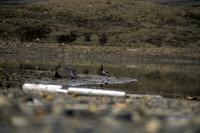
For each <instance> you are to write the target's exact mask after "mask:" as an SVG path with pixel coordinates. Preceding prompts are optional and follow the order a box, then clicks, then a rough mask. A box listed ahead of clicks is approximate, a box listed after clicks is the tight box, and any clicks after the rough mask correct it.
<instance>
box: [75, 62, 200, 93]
mask: <svg viewBox="0 0 200 133" xmlns="http://www.w3.org/2000/svg"><path fill="white" fill-rule="evenodd" d="M77 69H78V71H79V72H83V71H85V70H87V69H88V70H90V72H91V73H95V71H96V70H98V67H97V66H84V65H83V66H77ZM106 70H107V71H109V72H110V73H111V74H112V76H115V77H129V78H132V79H138V82H128V83H123V84H102V85H101V86H99V85H90V87H99V88H113V89H117V90H124V91H126V92H128V93H146V94H161V95H196V96H199V95H200V82H199V81H200V68H199V65H191V64H188V65H183V64H137V65H132V66H121V67H120V66H107V67H106Z"/></svg>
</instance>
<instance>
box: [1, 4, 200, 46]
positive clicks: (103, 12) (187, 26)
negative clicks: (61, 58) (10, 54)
mask: <svg viewBox="0 0 200 133" xmlns="http://www.w3.org/2000/svg"><path fill="white" fill-rule="evenodd" d="M0 14H1V18H0V25H1V27H0V33H1V36H0V38H1V39H3V40H4V41H5V40H6V41H9V40H12V39H19V40H22V41H23V39H21V38H23V36H24V32H30V31H35V30H34V29H38V27H41V26H43V25H45V26H46V27H44V28H45V29H47V30H48V31H50V32H44V35H41V36H39V37H40V38H41V40H40V41H39V43H41V42H51V43H53V42H56V41H57V40H56V38H57V36H60V35H67V34H69V33H70V32H72V31H73V32H74V33H75V34H77V40H74V41H73V42H70V44H76V45H77V44H79V45H93V44H96V45H102V43H101V37H102V34H103V35H104V36H105V38H107V40H106V42H105V44H103V45H106V46H107V45H109V46H121V47H124V46H128V47H185V48H188V47H189V48H194V49H199V46H200V41H199V40H200V36H199V35H200V27H199V21H198V19H199V10H197V9H196V8H192V7H176V6H175V7H174V6H167V5H159V4H156V3H152V2H149V1H148V2H147V1H143V0H141V1H137V0H124V1H121V0H112V1H109V0H101V1H93V0H82V1H81V0H59V1H54V0H49V1H46V2H38V3H34V4H27V5H23V6H17V7H15V8H13V7H7V6H1V10H0ZM24 27H29V28H28V29H29V31H24V30H27V28H24ZM41 30H42V29H41ZM36 31H38V30H36ZM20 33H21V34H20ZM31 33H32V32H31ZM38 33H39V32H38ZM34 34H37V33H34ZM85 34H89V35H95V36H96V39H94V40H92V41H86V40H85V39H84V37H85ZM37 38H38V36H32V38H31V39H28V41H34V40H35V39H37ZM26 41H27V40H26Z"/></svg>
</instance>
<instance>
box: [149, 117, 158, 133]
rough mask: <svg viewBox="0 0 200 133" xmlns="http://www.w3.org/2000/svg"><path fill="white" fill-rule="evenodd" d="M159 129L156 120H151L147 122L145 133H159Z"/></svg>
mask: <svg viewBox="0 0 200 133" xmlns="http://www.w3.org/2000/svg"><path fill="white" fill-rule="evenodd" d="M160 128H161V124H160V122H159V121H158V120H156V119H153V120H150V121H149V122H147V124H146V131H147V132H148V133H157V132H159V129H160Z"/></svg>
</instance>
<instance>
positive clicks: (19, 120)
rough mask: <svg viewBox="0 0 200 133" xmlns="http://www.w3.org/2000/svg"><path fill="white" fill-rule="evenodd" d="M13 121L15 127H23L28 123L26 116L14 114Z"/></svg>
mask: <svg viewBox="0 0 200 133" xmlns="http://www.w3.org/2000/svg"><path fill="white" fill-rule="evenodd" d="M11 123H12V125H13V126H15V127H23V126H26V125H27V124H28V121H27V119H25V118H24V117H17V116H13V117H11Z"/></svg>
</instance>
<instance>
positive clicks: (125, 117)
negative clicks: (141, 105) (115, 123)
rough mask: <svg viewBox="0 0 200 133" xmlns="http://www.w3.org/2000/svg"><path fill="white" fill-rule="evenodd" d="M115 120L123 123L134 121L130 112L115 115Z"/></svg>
mask: <svg viewBox="0 0 200 133" xmlns="http://www.w3.org/2000/svg"><path fill="white" fill-rule="evenodd" d="M115 118H117V119H119V120H122V121H132V115H131V113H129V112H126V111H125V112H120V113H117V114H116V115H115Z"/></svg>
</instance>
